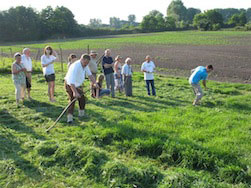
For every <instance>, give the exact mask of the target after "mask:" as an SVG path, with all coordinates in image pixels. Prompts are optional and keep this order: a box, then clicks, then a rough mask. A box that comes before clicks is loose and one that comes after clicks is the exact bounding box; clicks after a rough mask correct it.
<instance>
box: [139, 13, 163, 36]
mask: <svg viewBox="0 0 251 188" xmlns="http://www.w3.org/2000/svg"><path fill="white" fill-rule="evenodd" d="M141 28H142V30H143V31H145V32H151V31H164V30H165V29H166V23H165V19H164V15H163V14H162V13H161V12H159V11H157V10H153V11H151V12H150V13H149V14H148V15H146V16H145V17H144V18H143V21H142V22H141Z"/></svg>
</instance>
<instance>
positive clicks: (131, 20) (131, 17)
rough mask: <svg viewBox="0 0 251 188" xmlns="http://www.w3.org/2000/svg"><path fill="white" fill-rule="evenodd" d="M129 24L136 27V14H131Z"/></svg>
mask: <svg viewBox="0 0 251 188" xmlns="http://www.w3.org/2000/svg"><path fill="white" fill-rule="evenodd" d="M128 22H129V25H134V24H135V22H136V16H135V15H134V14H130V15H129V16H128Z"/></svg>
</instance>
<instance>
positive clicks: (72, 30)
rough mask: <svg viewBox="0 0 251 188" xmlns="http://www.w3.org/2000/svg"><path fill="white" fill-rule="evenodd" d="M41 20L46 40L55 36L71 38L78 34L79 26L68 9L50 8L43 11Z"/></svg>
mask: <svg viewBox="0 0 251 188" xmlns="http://www.w3.org/2000/svg"><path fill="white" fill-rule="evenodd" d="M40 18H41V22H42V25H43V37H44V38H48V36H54V35H59V36H66V37H69V36H75V35H77V33H78V29H79V25H78V24H77V21H76V20H75V19H74V15H73V13H72V12H71V11H70V10H69V9H68V8H66V7H63V6H61V7H56V8H55V10H53V9H52V8H51V7H50V6H49V7H47V8H45V9H43V10H42V12H41V14H40Z"/></svg>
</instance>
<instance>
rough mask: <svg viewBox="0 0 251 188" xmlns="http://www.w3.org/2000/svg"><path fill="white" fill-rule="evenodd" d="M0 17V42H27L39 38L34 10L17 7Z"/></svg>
mask: <svg viewBox="0 0 251 188" xmlns="http://www.w3.org/2000/svg"><path fill="white" fill-rule="evenodd" d="M0 15H1V16H0V28H1V29H0V40H4V41H29V40H38V39H39V38H40V29H41V27H40V20H39V16H38V14H37V13H36V12H35V11H34V9H32V8H30V7H29V8H26V7H24V6H18V7H16V8H10V9H9V10H8V11H4V12H1V14H0Z"/></svg>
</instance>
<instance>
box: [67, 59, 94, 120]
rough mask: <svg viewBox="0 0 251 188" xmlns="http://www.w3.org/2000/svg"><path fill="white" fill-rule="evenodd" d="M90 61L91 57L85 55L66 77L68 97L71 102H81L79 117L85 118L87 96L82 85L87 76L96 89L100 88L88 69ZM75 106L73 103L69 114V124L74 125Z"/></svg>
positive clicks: (72, 66)
mask: <svg viewBox="0 0 251 188" xmlns="http://www.w3.org/2000/svg"><path fill="white" fill-rule="evenodd" d="M89 61H90V56H89V55H87V54H83V55H82V56H81V58H80V60H78V61H76V62H75V63H74V64H72V65H71V66H70V68H69V70H68V72H67V74H66V76H65V89H66V92H67V95H68V97H69V100H70V102H71V101H72V100H73V99H74V98H77V99H78V102H79V117H83V116H84V112H85V111H84V110H85V104H86V100H85V96H84V92H83V87H82V84H83V83H84V81H85V76H86V75H87V76H88V77H89V79H90V81H91V82H92V84H93V85H94V86H95V87H98V85H97V84H96V80H95V78H94V77H93V76H92V73H91V71H90V69H89V67H88V64H89ZM74 105H75V103H73V104H72V105H71V106H70V108H69V109H68V112H67V122H68V123H72V121H73V112H74Z"/></svg>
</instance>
